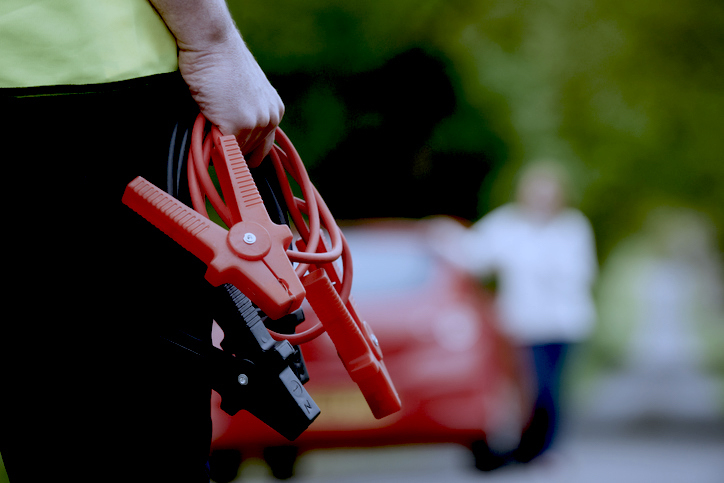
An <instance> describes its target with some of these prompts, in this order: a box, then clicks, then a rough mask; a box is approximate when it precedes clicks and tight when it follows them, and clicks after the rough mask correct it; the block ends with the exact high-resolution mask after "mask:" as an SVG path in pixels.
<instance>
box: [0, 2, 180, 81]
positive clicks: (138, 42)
mask: <svg viewBox="0 0 724 483" xmlns="http://www.w3.org/2000/svg"><path fill="white" fill-rule="evenodd" d="M177 69H178V56H177V49H176V41H175V39H174V37H173V35H171V32H169V30H168V28H167V27H166V24H165V23H164V22H163V20H162V19H161V17H160V16H159V14H158V13H157V12H156V10H155V9H154V8H153V6H152V5H151V4H150V3H149V2H148V0H2V1H0V87H33V86H56V85H83V84H103V83H108V82H116V81H122V80H127V79H134V78H138V77H144V76H149V75H154V74H162V73H168V72H174V71H176V70H177Z"/></svg>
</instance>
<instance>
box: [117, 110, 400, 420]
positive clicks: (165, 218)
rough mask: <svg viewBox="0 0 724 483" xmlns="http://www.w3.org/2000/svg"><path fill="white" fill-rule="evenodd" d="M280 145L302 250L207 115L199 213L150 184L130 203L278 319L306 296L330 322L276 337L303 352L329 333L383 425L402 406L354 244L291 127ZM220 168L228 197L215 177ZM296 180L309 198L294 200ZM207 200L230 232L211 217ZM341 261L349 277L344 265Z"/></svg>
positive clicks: (196, 188) (192, 163) (198, 145)
mask: <svg viewBox="0 0 724 483" xmlns="http://www.w3.org/2000/svg"><path fill="white" fill-rule="evenodd" d="M275 141H276V144H275V145H274V146H273V148H272V150H271V152H270V156H269V161H270V162H271V163H272V164H273V166H274V170H275V173H276V176H277V179H278V181H279V185H280V186H281V191H282V195H283V197H284V201H285V203H286V205H287V210H288V212H289V217H290V218H291V222H292V223H293V225H294V228H295V231H296V233H297V234H298V238H297V240H296V241H294V243H292V242H293V238H294V237H293V235H292V232H291V230H290V228H289V227H288V226H286V225H277V224H275V223H273V222H272V221H271V219H270V217H269V215H268V213H267V211H266V209H265V207H264V204H263V200H262V198H261V196H260V194H259V191H258V189H257V186H256V183H255V181H254V179H253V178H252V175H251V173H250V171H249V167H248V166H247V164H246V161H245V159H244V157H243V155H242V153H241V150H240V149H239V145H238V144H237V142H236V139H235V138H234V137H233V136H223V135H222V134H221V132H220V131H219V130H218V128H217V127H215V126H211V127H209V126H208V122H207V121H206V119H205V118H204V117H203V116H201V115H199V116H198V117H197V118H196V121H195V123H194V128H193V131H192V136H191V146H190V150H189V156H188V163H187V169H188V173H187V174H188V180H189V192H190V196H191V202H192V207H189V206H186V205H184V204H183V203H181V202H180V201H179V200H178V199H176V198H174V197H173V196H171V195H169V194H168V193H166V192H164V191H163V190H161V189H159V188H157V187H156V186H154V185H153V184H151V183H149V182H148V181H146V180H144V179H143V178H140V177H139V178H136V179H135V180H134V181H132V182H131V183H130V184H129V185H128V187H127V188H126V191H125V193H124V196H123V202H124V203H125V204H126V205H128V206H129V207H131V208H132V209H133V210H135V211H136V212H137V213H139V214H140V215H141V216H143V217H144V218H146V219H147V220H148V221H149V222H151V223H152V224H154V225H155V226H156V227H158V228H159V229H161V230H162V231H163V232H164V233H166V234H167V235H168V236H169V237H171V238H172V239H173V240H175V241H176V242H177V243H179V244H180V245H182V246H183V247H184V248H186V249H187V250H189V251H190V252H191V253H192V254H194V255H195V256H196V257H197V258H199V259H200V260H202V261H203V262H204V263H205V264H206V265H207V272H206V279H207V280H208V281H209V282H210V283H211V284H212V285H214V286H219V285H222V284H227V283H229V284H232V285H234V286H235V287H237V288H238V289H239V290H240V291H241V292H243V293H244V294H245V295H246V296H247V297H248V298H249V299H250V300H251V301H252V302H254V304H255V305H257V306H258V307H259V308H260V309H261V310H262V311H263V312H264V313H265V314H266V315H267V316H269V317H271V318H272V319H280V318H282V317H284V316H286V315H288V314H290V313H292V312H293V311H295V310H297V309H298V308H299V307H300V305H301V303H302V301H303V300H304V299H305V297H306V298H307V300H308V301H309V303H310V305H311V306H312V309H313V310H314V312H315V313H316V314H317V316H318V318H319V320H320V322H319V323H318V324H316V325H315V326H314V327H312V328H310V329H308V330H306V331H304V332H302V333H299V334H280V333H276V332H272V331H269V332H270V334H271V336H272V337H273V338H274V339H276V340H278V341H288V342H289V343H291V344H293V345H298V344H302V343H305V342H308V341H310V340H312V339H314V338H315V337H317V336H319V335H320V334H322V333H323V332H325V331H326V332H327V333H328V335H329V336H330V338H331V339H332V341H333V342H334V344H335V346H336V348H337V351H338V354H339V356H340V359H341V360H342V362H343V364H344V366H345V368H346V369H347V371H348V373H349V374H350V376H351V377H352V379H353V380H354V381H355V382H356V383H357V385H358V386H359V387H360V390H361V391H362V393H363V394H364V396H365V398H366V399H367V402H368V404H369V406H370V408H371V410H372V412H373V414H374V415H375V417H377V418H382V417H384V416H387V415H389V414H391V413H393V412H396V411H398V410H399V409H400V400H399V397H398V395H397V393H396V391H395V388H394V385H393V384H392V381H391V380H390V377H389V375H388V374H387V370H386V368H385V365H384V362H383V361H382V352H381V351H380V349H379V343H378V341H377V339H376V337H375V336H374V334H373V333H372V331H371V329H370V328H369V326H368V325H367V324H366V323H365V322H364V321H363V320H362V319H360V317H359V316H358V314H357V311H356V308H355V306H354V303H353V301H352V298H351V296H350V292H351V285H352V272H353V268H352V257H351V254H350V250H349V247H348V245H347V242H346V240H345V239H344V235H343V234H342V232H341V230H340V229H339V227H338V226H337V223H336V221H335V219H334V217H333V216H332V214H331V212H330V210H329V209H328V207H327V205H326V204H325V203H324V200H323V199H322V197H321V196H320V194H319V192H318V191H317V189H316V188H315V187H314V185H313V184H312V182H311V181H310V179H309V176H308V174H307V172H306V169H305V167H304V164H303V163H302V160H301V158H300V157H299V154H298V153H297V151H296V149H295V148H294V146H293V145H292V143H291V142H290V140H289V138H287V136H286V135H285V134H284V132H283V131H282V130H281V129H277V130H276V133H275ZM212 165H213V168H214V170H215V172H216V175H217V177H218V182H219V186H220V188H221V193H219V191H218V190H217V189H216V187H215V185H214V182H213V180H212V179H211V176H210V174H209V168H210V166H212ZM289 178H291V179H292V180H294V182H295V183H296V184H297V185H298V186H299V188H300V190H301V194H302V198H298V197H296V196H295V195H294V193H293V190H292V188H291V186H290V183H289ZM207 200H208V202H209V204H210V205H211V206H212V207H213V210H214V211H215V212H216V213H217V214H218V215H219V217H220V218H221V220H222V221H223V224H225V225H226V227H228V229H227V228H226V227H223V226H221V225H219V224H216V223H214V222H212V221H211V220H210V218H209V213H208V211H207V208H206V201H207ZM324 232H326V234H327V235H328V237H325V236H324V235H323V233H324ZM327 238H328V240H327ZM340 259H341V262H342V267H341V270H339V267H338V266H337V264H336V263H335V262H336V261H337V260H340ZM295 264H296V266H295Z"/></svg>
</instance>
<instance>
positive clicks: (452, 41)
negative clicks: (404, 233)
mask: <svg viewBox="0 0 724 483" xmlns="http://www.w3.org/2000/svg"><path fill="white" fill-rule="evenodd" d="M231 8H232V12H233V14H234V16H235V18H236V20H237V22H238V23H239V26H240V28H241V30H242V32H243V33H244V35H245V38H246V40H247V42H248V43H249V44H250V46H251V48H252V51H253V52H255V54H256V55H257V57H258V59H259V61H260V63H261V65H262V66H263V67H264V68H265V70H266V71H267V72H268V73H269V75H270V77H272V80H273V82H274V84H275V85H276V86H277V88H278V89H279V90H280V93H281V94H282V97H283V98H284V99H285V102H286V104H287V115H286V117H285V120H284V122H283V128H284V129H285V131H287V133H288V134H289V135H290V137H291V138H292V140H293V141H294V142H295V144H296V145H297V147H298V149H299V150H300V153H301V154H302V157H303V159H304V160H305V162H306V163H307V164H308V165H309V166H310V168H311V170H312V175H313V176H314V179H315V182H316V183H317V184H318V186H319V188H320V191H321V192H322V194H323V195H325V198H326V197H329V201H330V206H331V207H332V209H333V212H334V213H335V214H336V215H337V216H338V217H342V218H345V217H367V216H412V217H418V216H425V215H428V214H439V213H445V214H451V215H456V216H460V217H463V218H468V219H475V218H477V217H479V216H481V215H482V214H483V213H485V212H487V211H488V210H489V209H491V208H492V207H494V206H497V205H499V204H501V203H503V202H505V201H507V199H508V198H509V196H510V193H511V189H512V183H513V179H514V177H515V174H516V172H517V171H518V169H519V168H520V167H521V166H522V164H523V163H525V162H526V161H529V160H532V159H535V158H539V157H556V158H558V159H560V160H561V161H563V162H564V163H566V164H567V165H569V166H570V168H571V170H572V172H573V175H574V180H575V181H576V186H577V187H578V188H579V192H578V197H577V201H578V203H579V206H580V207H581V208H582V209H583V210H584V212H586V213H587V214H588V215H589V217H590V218H591V219H592V221H593V223H594V226H595V229H596V231H597V238H598V243H599V247H600V252H601V255H602V257H605V256H606V255H607V254H608V252H609V251H610V250H611V249H612V247H613V246H614V245H615V244H616V243H618V242H619V241H620V240H622V239H624V238H625V237H627V236H628V235H630V234H632V233H634V232H636V231H637V230H638V229H639V227H640V225H641V223H642V220H643V219H644V218H645V216H646V214H647V213H648V212H649V211H650V210H651V209H652V208H653V207H656V206H659V205H662V204H663V205H674V206H682V205H683V206H688V207H690V208H694V209H696V210H697V211H700V212H702V213H704V214H706V215H707V216H709V217H710V218H711V219H712V220H713V221H714V222H715V224H716V226H717V227H718V228H719V229H721V228H722V227H724V160H723V159H722V153H723V152H724V136H723V135H722V133H721V131H722V128H724V122H723V121H724V65H723V64H724V4H722V3H721V2H719V1H717V0H687V1H686V2H684V0H671V1H669V2H665V3H661V2H654V1H653V0H626V1H624V0H583V1H581V0H575V1H574V0H538V1H531V0H489V1H487V2H478V1H474V0H449V1H443V0H418V1H415V2H413V1H412V0H387V1H382V0H360V1H357V2H342V1H339V0H311V1H309V2H301V3H300V2H291V1H288V0H280V1H278V2H274V3H268V2H253V1H251V2H250V1H244V2H241V1H236V0H232V1H231ZM375 193H376V194H375ZM373 194H375V196H374V198H375V199H374V200H372V201H370V200H371V199H372V198H373V196H372V195H373Z"/></svg>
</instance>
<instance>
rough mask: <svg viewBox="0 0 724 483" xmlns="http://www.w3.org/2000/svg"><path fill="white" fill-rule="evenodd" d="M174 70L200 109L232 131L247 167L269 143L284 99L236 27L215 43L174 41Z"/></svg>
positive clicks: (224, 131)
mask: <svg viewBox="0 0 724 483" xmlns="http://www.w3.org/2000/svg"><path fill="white" fill-rule="evenodd" d="M179 70H180V71H181V75H182V76H183V78H184V81H185V82H186V84H188V86H189V90H190V91H191V95H192V96H193V98H194V100H195V101H196V102H197V104H198V105H199V108H200V109H201V113H202V114H203V115H204V117H206V119H208V120H209V121H210V122H212V123H213V124H215V125H216V126H218V127H219V129H220V130H221V132H222V134H224V135H229V134H231V135H234V136H236V138H237V140H238V142H239V146H240V148H241V152H242V153H243V154H244V156H245V158H246V161H247V163H248V164H249V166H251V167H255V166H258V165H259V164H260V163H261V161H262V160H263V159H264V157H265V156H266V155H267V154H268V153H269V151H270V150H271V148H272V145H273V144H274V133H275V130H276V127H277V126H278V125H279V123H280V122H281V119H282V117H283V115H284V103H283V102H282V100H281V98H280V97H279V94H278V93H277V91H276V90H275V89H274V87H272V85H271V84H270V83H269V80H268V79H267V77H266V75H265V74H264V72H263V71H262V70H261V67H260V66H259V64H258V63H257V62H256V60H255V59H254V57H253V56H252V54H251V52H250V51H249V49H248V48H247V46H246V44H245V43H244V41H243V40H242V38H241V35H239V33H238V31H236V30H235V29H234V30H232V31H231V32H229V33H228V34H227V35H226V36H225V38H223V39H221V40H220V41H218V42H213V43H205V44H204V45H203V46H202V47H201V48H199V47H198V46H194V47H192V46H182V45H179Z"/></svg>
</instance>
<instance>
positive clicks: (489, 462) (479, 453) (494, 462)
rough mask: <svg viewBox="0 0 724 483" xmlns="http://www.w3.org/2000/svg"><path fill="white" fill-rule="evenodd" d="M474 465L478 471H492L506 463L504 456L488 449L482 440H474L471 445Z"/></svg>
mask: <svg viewBox="0 0 724 483" xmlns="http://www.w3.org/2000/svg"><path fill="white" fill-rule="evenodd" d="M470 449H471V451H472V453H473V458H474V459H475V467H476V468H477V469H479V470H480V471H493V470H496V469H498V468H500V467H501V466H504V465H505V464H506V459H505V457H504V456H502V455H499V454H497V453H495V452H494V451H493V450H491V449H490V446H488V443H487V442H485V441H484V440H479V441H475V442H474V443H473V444H472V446H471V448H470Z"/></svg>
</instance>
